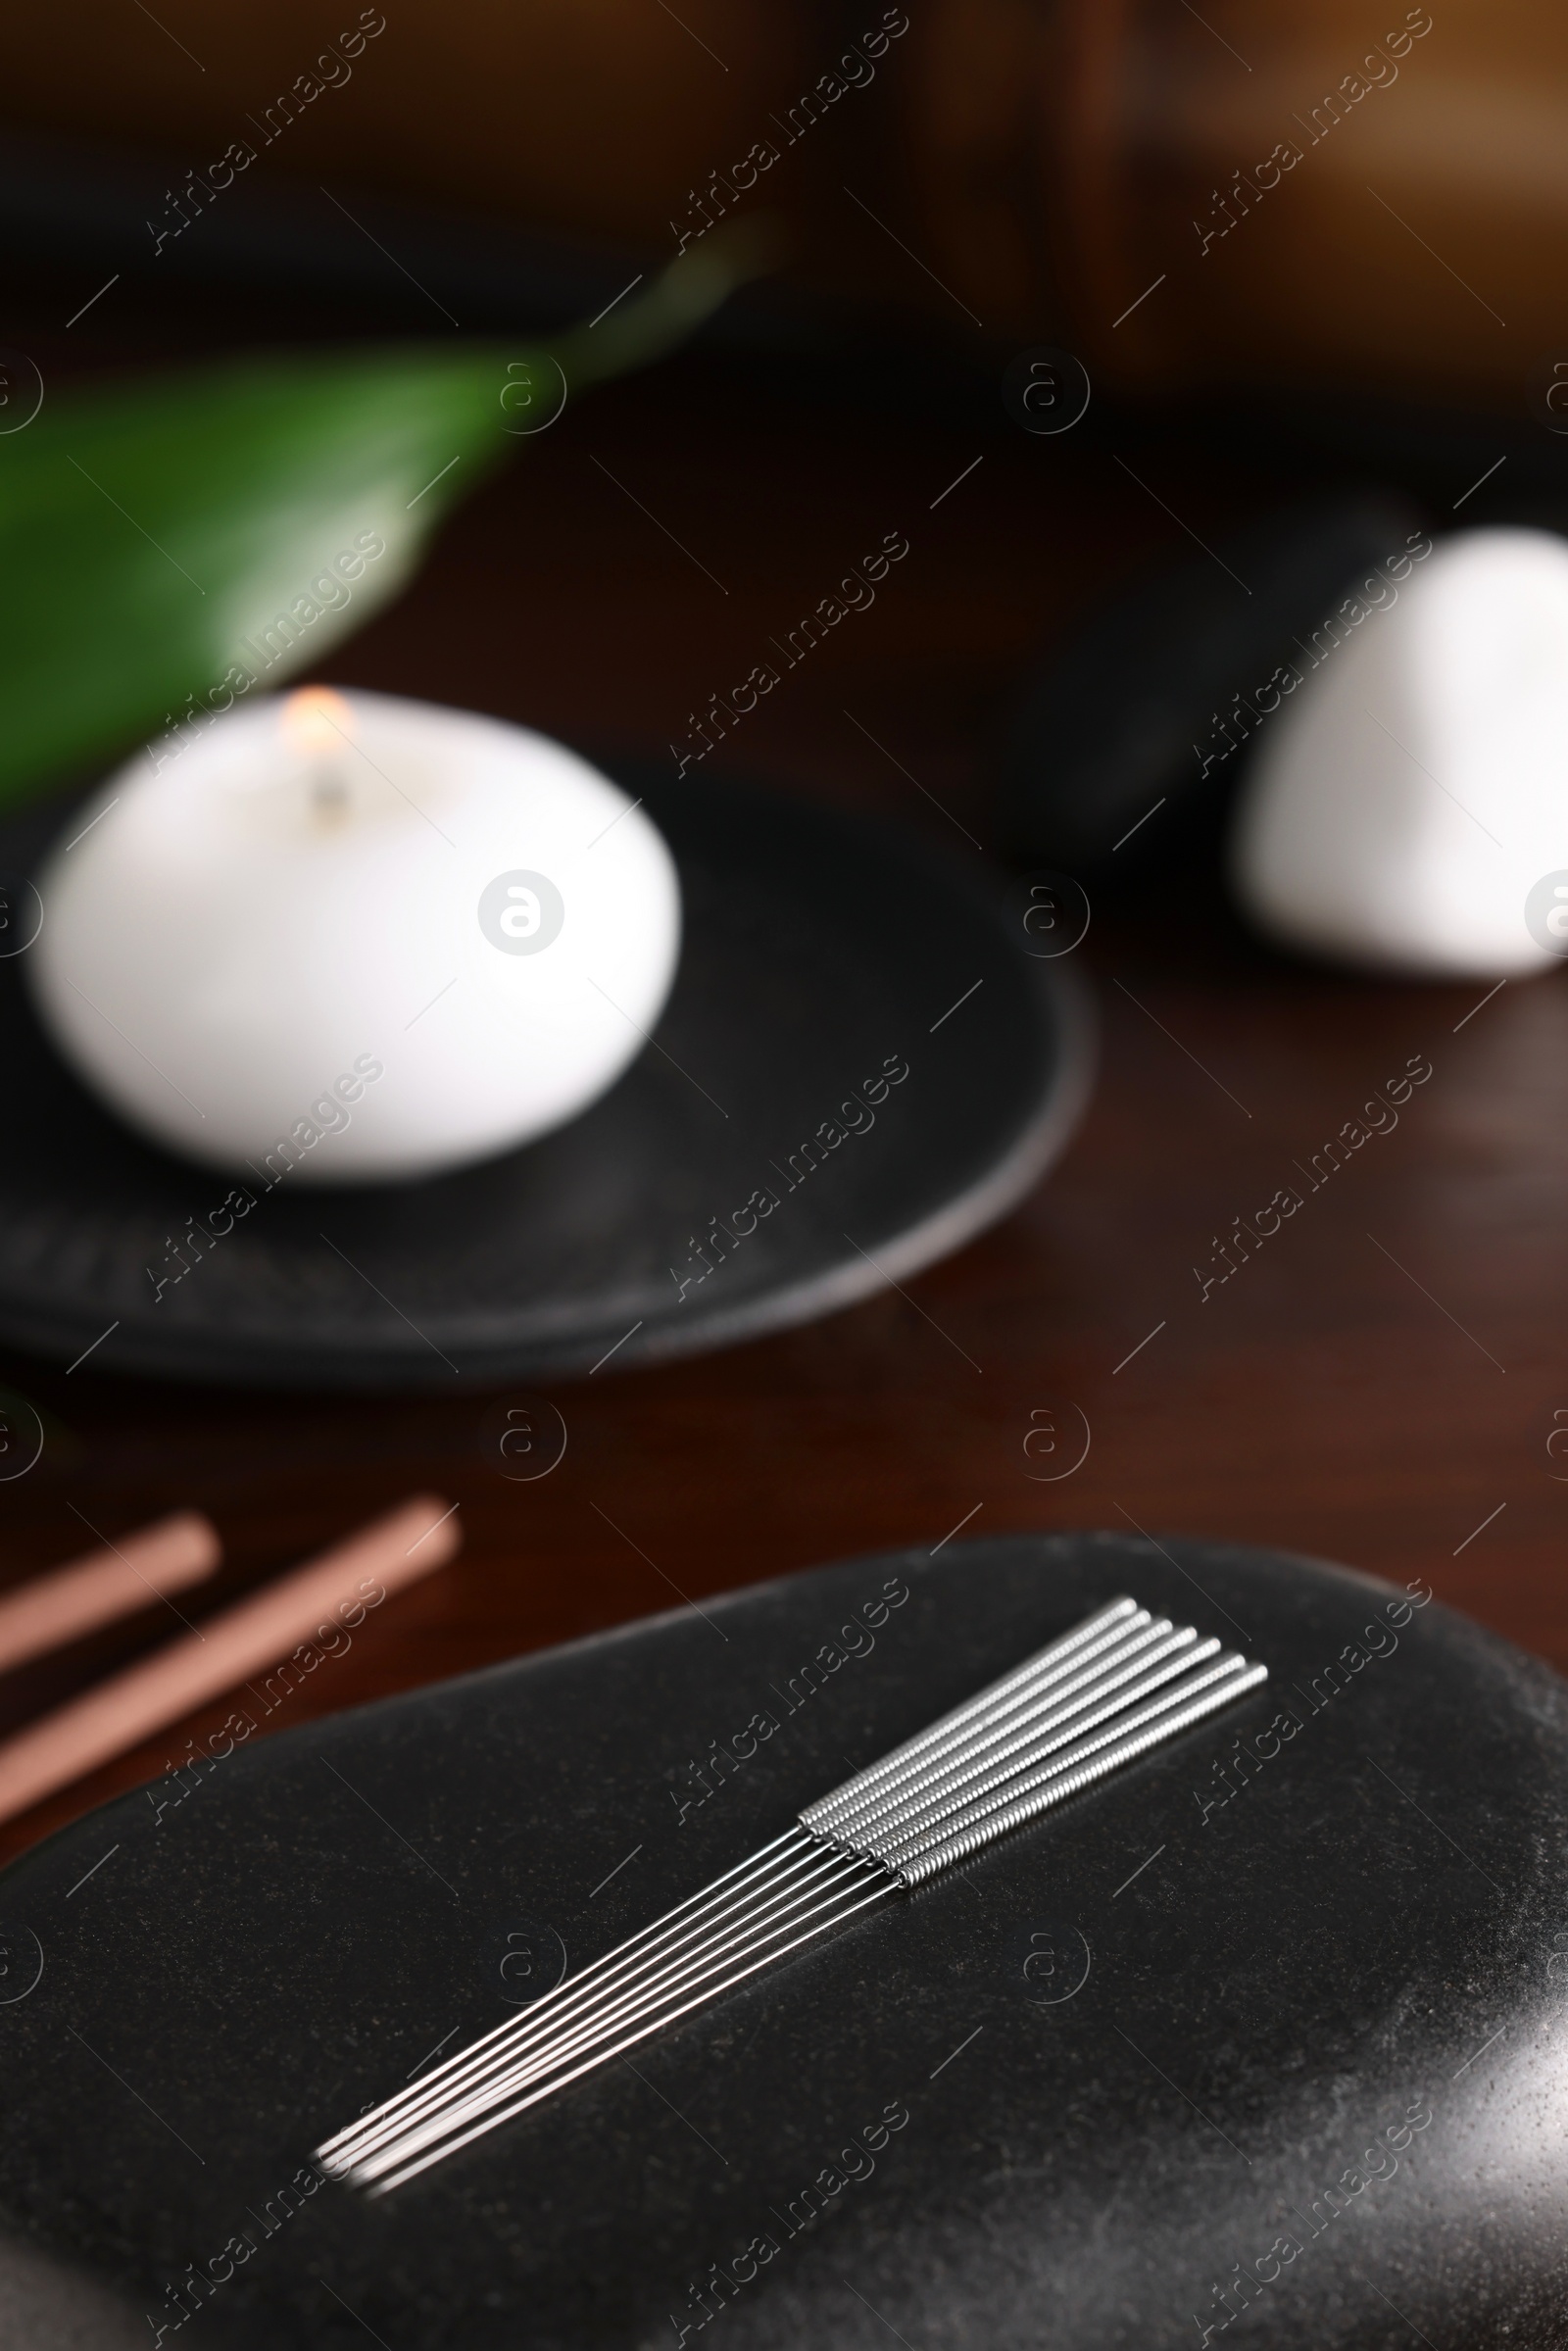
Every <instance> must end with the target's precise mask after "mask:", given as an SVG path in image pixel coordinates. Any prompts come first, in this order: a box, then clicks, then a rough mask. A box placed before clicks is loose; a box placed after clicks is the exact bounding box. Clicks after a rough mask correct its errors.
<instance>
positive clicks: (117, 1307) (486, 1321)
mask: <svg viewBox="0 0 1568 2351" xmlns="http://www.w3.org/2000/svg"><path fill="white" fill-rule="evenodd" d="M612 771H613V772H614V773H616V774H617V775H618V776H619V778H620V780H621V781H623V782H624V783H625V784H626V786H627V788H628V789H629V790H631V791H632V792H634V793H641V794H644V795H645V796H646V802H645V805H646V806H647V808H648V811H649V813H650V814H651V815H652V816H653V818H654V819H655V821H656V822H657V823H658V824H659V825H660V826H661V827H662V830H663V832H664V833H665V835H666V837H667V839H668V840H669V843H670V846H671V848H672V849H673V851H674V853H675V857H676V859H677V862H678V864H679V867H680V874H681V886H682V890H683V893H684V919H685V938H684V945H683V950H682V955H681V964H680V970H679V974H678V976H677V979H676V983H675V989H674V993H673V995H672V997H671V999H670V1002H669V1004H668V1005H667V1007H666V1009H665V1011H664V1014H663V1016H662V1019H661V1021H660V1024H659V1030H658V1035H657V1039H656V1045H655V1048H654V1049H651V1050H648V1051H645V1052H644V1053H642V1054H641V1055H640V1056H639V1058H638V1059H637V1061H636V1062H634V1064H633V1065H632V1067H631V1068H630V1069H629V1070H628V1071H627V1072H626V1074H625V1076H624V1077H622V1078H621V1079H620V1080H619V1082H618V1083H617V1084H616V1085H615V1086H614V1087H613V1090H612V1091H611V1092H610V1093H609V1094H608V1095H606V1096H605V1097H604V1099H603V1100H602V1101H600V1102H596V1103H594V1104H593V1105H592V1106H591V1107H590V1108H589V1109H588V1110H586V1111H585V1112H584V1113H583V1115H582V1116H581V1117H580V1118H577V1119H574V1120H573V1121H572V1122H571V1124H570V1125H568V1126H565V1127H562V1128H560V1129H559V1130H558V1131H557V1132H556V1133H555V1134H552V1135H547V1136H545V1137H544V1138H542V1139H541V1140H540V1141H539V1142H538V1143H535V1144H532V1145H529V1146H527V1147H525V1148H524V1149H523V1150H521V1151H512V1152H509V1153H508V1154H507V1155H506V1156H505V1157H502V1158H499V1159H493V1160H490V1161H489V1162H487V1163H486V1164H484V1165H482V1166H478V1167H472V1168H468V1169H466V1170H464V1171H462V1172H460V1173H458V1174H455V1175H449V1176H443V1177H439V1178H435V1179H433V1180H430V1181H428V1182H424V1183H418V1184H400V1185H393V1186H386V1187H381V1188H376V1189H370V1188H359V1187H356V1188H353V1189H349V1188H343V1187H336V1186H333V1187H319V1188H317V1189H314V1190H310V1189H295V1188H292V1184H293V1178H292V1172H291V1174H290V1175H289V1176H285V1177H284V1178H282V1179H281V1180H280V1181H279V1182H278V1184H277V1185H276V1187H275V1188H274V1189H273V1190H271V1191H264V1190H263V1188H262V1186H261V1184H260V1183H259V1182H258V1183H257V1184H255V1185H252V1186H250V1187H248V1189H249V1190H250V1191H251V1192H253V1193H254V1194H255V1195H256V1196H257V1197H256V1200H255V1205H254V1206H253V1207H252V1208H251V1209H250V1210H249V1211H248V1212H247V1213H246V1214H245V1216H244V1218H243V1220H242V1221H240V1222H237V1223H235V1224H234V1225H233V1229H232V1232H231V1234H230V1235H229V1236H228V1237H227V1238H226V1239H221V1240H220V1241H219V1243H218V1245H217V1246H216V1247H210V1248H209V1249H207V1251H206V1253H205V1254H204V1255H202V1256H200V1257H199V1258H198V1259H197V1261H196V1262H194V1263H191V1264H190V1265H189V1271H188V1272H186V1273H185V1274H183V1275H180V1274H179V1270H178V1269H179V1264H180V1262H181V1261H182V1260H181V1258H179V1257H177V1256H175V1255H174V1254H173V1253H172V1249H171V1237H172V1238H173V1240H174V1241H176V1242H177V1241H178V1239H179V1237H180V1236H181V1235H182V1234H187V1233H188V1232H189V1230H190V1219H191V1218H192V1217H195V1218H196V1220H197V1223H198V1226H200V1227H204V1228H205V1227H206V1225H207V1224H208V1221H209V1219H210V1217H211V1216H212V1215H213V1214H214V1212H215V1211H217V1210H218V1209H219V1208H220V1207H221V1204H222V1203H223V1201H224V1199H225V1195H226V1194H227V1192H228V1190H229V1186H230V1183H231V1181H232V1179H231V1178H229V1177H227V1176H221V1175H218V1174H214V1173H211V1172H208V1171H204V1170H202V1169H200V1168H197V1167H195V1166H192V1165H190V1164H187V1163H186V1162H184V1161H182V1160H178V1159H175V1158H172V1157H170V1156H168V1155H166V1154H165V1153H163V1152H162V1151H157V1150H154V1149H152V1148H151V1147H150V1146H148V1145H146V1144H144V1143H142V1142H141V1141H140V1140H139V1139H138V1138H137V1137H136V1136H134V1135H133V1134H131V1133H130V1132H129V1130H128V1129H127V1128H125V1127H123V1126H122V1125H121V1124H120V1122H119V1121H118V1120H117V1119H116V1118H114V1117H113V1116H112V1115H111V1114H110V1113H109V1112H108V1111H107V1110H105V1109H103V1108H101V1107H100V1106H99V1104H98V1102H96V1101H95V1100H94V1099H92V1098H90V1097H89V1096H88V1094H87V1093H86V1092H85V1090H84V1089H83V1088H82V1087H81V1086H79V1085H78V1084H77V1083H76V1081H75V1079H74V1078H73V1076H72V1075H71V1074H70V1072H69V1071H68V1070H67V1069H66V1068H65V1067H64V1065H63V1064H62V1063H61V1062H60V1060H59V1059H58V1057H57V1056H56V1054H55V1053H54V1051H53V1049H52V1047H51V1046H50V1045H49V1043H48V1042H47V1040H46V1039H45V1038H44V1036H43V1034H42V1032H41V1031H40V1029H39V1027H38V1025H37V1023H36V1021H35V1019H34V1017H33V1014H32V1010H31V1007H30V1004H29V1003H28V1000H27V996H26V992H25V988H24V986H23V984H22V977H21V972H22V963H23V957H22V956H20V955H19V956H17V957H15V958H13V959H11V960H9V961H5V960H0V1062H3V1066H4V1069H5V1102H6V1142H5V1146H4V1149H3V1151H0V1336H3V1337H4V1338H5V1339H6V1340H8V1341H10V1342H12V1343H14V1344H15V1345H18V1346H22V1347H29V1348H32V1349H35V1350H36V1351H37V1352H38V1353H40V1354H44V1355H48V1356H52V1357H54V1358H55V1359H57V1360H59V1361H62V1362H66V1363H71V1362H73V1360H74V1358H76V1357H77V1356H79V1355H80V1354H81V1353H82V1351H83V1349H85V1348H88V1347H93V1348H94V1353H93V1361H94V1364H95V1366H96V1367H97V1368H98V1369H100V1370H108V1371H115V1370H120V1371H125V1370H133V1371H143V1372H155V1373H162V1374H165V1375H166V1376H170V1377H173V1378H182V1379H194V1378H210V1379H217V1380H224V1381H236V1382H243V1383H245V1384H247V1385H251V1386H257V1387H285V1388H289V1387H292V1388H371V1389H373V1388H399V1387H401V1388H421V1387H423V1388H432V1387H433V1388H445V1389H447V1390H450V1389H451V1388H452V1386H453V1384H454V1381H455V1379H465V1380H468V1381H471V1382H474V1383H477V1384H486V1383H489V1384H494V1383H495V1382H496V1381H498V1380H503V1379H514V1378H518V1377H528V1376H532V1375H546V1374H548V1375H553V1376H558V1377H559V1376H561V1375H563V1374H570V1373H586V1372H588V1371H589V1370H590V1369H592V1368H593V1367H594V1366H595V1365H596V1364H598V1363H599V1362H600V1361H601V1359H603V1358H604V1357H606V1355H607V1354H608V1353H609V1352H610V1351H611V1350H613V1368H614V1369H616V1370H625V1369H629V1368H630V1367H631V1366H632V1365H633V1364H634V1363H638V1362H648V1361H652V1360H656V1359H658V1358H660V1357H663V1356H669V1355H676V1354H689V1353H692V1352H693V1351H695V1350H698V1349H701V1348H707V1347H719V1346H724V1345H728V1344H730V1343H731V1342H733V1341H735V1340H739V1339H746V1338H752V1337H755V1336H756V1335H757V1334H759V1333H760V1332H763V1331H768V1330H775V1329H778V1328H780V1327H781V1326H784V1325H788V1324H791V1323H798V1322H804V1321H808V1320H809V1319H810V1318H811V1317H813V1316H815V1315H820V1314H825V1313H828V1312H831V1311H833V1310H834V1309H836V1308H837V1307H840V1306H844V1305H848V1304H850V1303H852V1302H853V1301H854V1300H855V1299H857V1298H863V1297H865V1296H867V1295H868V1294H870V1293H871V1292H873V1291H875V1290H878V1289H880V1288H882V1287H884V1286H885V1284H886V1281H887V1280H888V1279H889V1278H890V1277H892V1278H895V1279H902V1278H904V1277H906V1276H907V1275H908V1274H909V1273H911V1272H913V1271H915V1270H916V1269H917V1268H919V1267H921V1266H923V1265H927V1264H929V1263H930V1262H931V1261H932V1260H933V1259H934V1258H937V1257H940V1256H944V1255H946V1254H947V1253H948V1252H949V1251H950V1250H952V1249H957V1248H959V1247H960V1246H961V1245H962V1243H964V1242H965V1241H967V1240H969V1239H970V1238H971V1237H972V1236H973V1235H974V1234H975V1233H976V1232H978V1231H979V1230H980V1229H981V1228H982V1227H983V1226H985V1225H987V1224H989V1223H991V1222H992V1221H993V1220H994V1219H995V1218H997V1217H999V1216H1001V1215H1003V1214H1004V1213H1005V1211H1006V1210H1007V1209H1008V1208H1010V1207H1011V1206H1012V1205H1013V1204H1014V1203H1015V1202H1016V1201H1017V1200H1019V1199H1020V1198H1021V1197H1022V1196H1023V1194H1024V1193H1025V1192H1027V1191H1028V1190H1029V1189H1030V1188H1031V1186H1032V1185H1034V1184H1035V1183H1036V1182H1037V1181H1038V1179H1039V1177H1040V1176H1041V1174H1042V1173H1043V1172H1044V1171H1045V1169H1046V1167H1047V1166H1048V1165H1049V1164H1050V1163H1051V1161H1052V1160H1053V1159H1054V1157H1055V1156H1056V1154H1057V1153H1058V1152H1059V1151H1060V1150H1061V1149H1062V1147H1063V1145H1064V1144H1065V1142H1066V1140H1067V1137H1068V1135H1069V1134H1070V1133H1071V1132H1072V1129H1073V1127H1074V1125H1075V1124H1076V1122H1077V1118H1078V1115H1079V1112H1080V1110H1081V1108H1082V1106H1083V1102H1084V1100H1085V1097H1086V1094H1087V1089H1088V1083H1089V1066H1090V1052H1089V1045H1088V1023H1087V1014H1086V1009H1085V1004H1084V999H1083V996H1082V994H1081V992H1080V991H1079V990H1078V989H1077V988H1075V987H1074V986H1073V985H1072V984H1071V982H1070V980H1069V979H1068V978H1067V977H1066V976H1064V975H1063V974H1062V973H1061V971H1060V967H1059V966H1057V965H1053V964H1047V963H1042V962H1037V961H1035V960H1033V959H1032V957H1031V956H1030V955H1028V954H1027V953H1026V952H1024V946H1025V942H1024V937H1023V933H1022V932H1021V930H1020V929H1018V927H1017V925H1016V924H1010V925H1009V923H1008V921H1007V919H1006V917H1005V912H1004V910H1003V908H1002V907H1001V906H1000V904H999V903H998V902H997V900H996V899H995V897H994V896H993V894H992V892H991V889H990V887H989V885H988V884H987V883H986V881H985V880H984V879H983V878H981V877H979V876H978V875H977V874H976V873H974V872H972V871H971V870H970V869H969V868H968V867H966V866H962V865H959V864H958V863H956V861H955V860H952V859H948V860H946V861H944V863H943V864H941V865H938V864H937V863H936V862H935V861H934V859H932V858H931V857H929V856H928V855H927V853H926V852H925V851H924V850H923V848H922V847H921V846H920V844H919V843H918V842H917V841H914V840H912V839H911V838H910V837H909V836H908V835H907V834H905V833H904V832H902V831H900V830H899V829H897V828H895V827H894V826H891V825H888V824H884V823H881V822H876V821H871V820H866V819H862V818H858V817H855V816H852V815H847V814H843V813H840V812H838V811H835V810H831V809H828V808H821V807H817V806H814V805H812V804H811V803H809V802H808V801H803V800H800V799H795V798H789V797H785V796H783V795H775V794H772V793H768V792H763V791H760V790H757V789H754V788H751V787H748V786H744V785H741V784H738V783H735V782H733V781H730V780H726V779H723V778H719V779H717V780H708V779H707V778H693V779H690V780H685V781H682V782H680V783H679V784H672V783H671V782H670V781H669V777H668V773H667V770H664V769H661V770H658V771H657V772H652V773H651V772H650V771H649V770H647V769H638V768H635V767H624V766H622V767H612ZM60 821H61V820H60V816H59V813H58V810H52V811H50V812H49V813H48V815H47V816H46V817H40V816H38V815H36V814H35V815H32V816H30V817H29V818H28V819H27V821H26V822H25V824H23V823H17V824H14V825H13V826H12V827H10V828H8V829H7V831H6V832H4V833H0V875H4V874H7V873H10V874H13V875H15V874H17V873H25V872H26V871H27V870H29V869H30V867H31V865H32V863H33V862H34V860H35V858H36V857H37V855H38V853H39V851H40V849H41V847H42V846H43V844H44V842H45V841H46V840H47V839H48V838H49V835H50V834H51V833H52V832H53V830H54V829H55V827H56V826H58V824H59V823H60ZM966 996H967V998H968V1001H967V1002H966V1003H962V1004H959V1001H958V1000H960V999H963V998H965V997H966ZM955 1006H956V1007H957V1008H956V1009H955V1008H954V1007H955ZM887 1061H891V1062H892V1063H894V1064H898V1063H904V1064H907V1068H908V1072H909V1074H908V1076H907V1078H906V1079H904V1080H903V1081H902V1082H900V1083H898V1084H896V1085H893V1086H892V1087H891V1088H889V1089H888V1090H887V1091H885V1093H884V1094H883V1095H882V1097H881V1098H880V1099H879V1100H878V1099H876V1097H875V1086H876V1085H881V1084H883V1083H884V1080H883V1067H884V1062H887ZM868 1081H873V1082H874V1084H873V1099H872V1101H871V1102H865V1101H864V1096H865V1090H866V1086H867V1083H868ZM857 1094H858V1095H859V1096H860V1098H861V1102H862V1103H863V1106H862V1107H859V1108H857V1107H855V1106H853V1102H854V1098H855V1097H856V1095H857ZM847 1103H849V1104H851V1105H852V1106H850V1107H848V1108H847V1109H844V1110H843V1112H842V1115H841V1105H845V1104H847ZM829 1125H831V1126H833V1127H834V1129H835V1130H836V1131H837V1132H839V1133H840V1135H841V1136H843V1131H844V1130H845V1129H847V1128H848V1127H850V1126H851V1125H855V1126H857V1127H858V1132H854V1133H849V1134H848V1135H847V1137H844V1139H841V1140H839V1141H837V1142H835V1143H833V1144H832V1145H831V1148H829V1149H826V1150H824V1149H822V1148H821V1143H820V1139H821V1131H822V1129H823V1128H824V1127H825V1126H829ZM813 1139H817V1144H818V1149H817V1154H816V1155H817V1160H818V1163H817V1164H814V1165H811V1166H810V1167H809V1172H808V1171H807V1163H806V1161H805V1160H804V1159H796V1154H799V1153H800V1152H801V1151H802V1147H803V1146H808V1145H810V1144H811V1143H812V1141H813ZM318 1148H320V1149H327V1148H330V1138H328V1139H327V1140H326V1142H325V1143H324V1144H323V1145H321V1146H319V1147H318ZM792 1159H796V1163H795V1164H794V1165H792ZM792 1178H793V1179H794V1180H793V1181H792ZM759 1190H763V1191H765V1192H768V1193H770V1194H771V1196H772V1197H773V1198H774V1199H775V1200H777V1203H778V1204H777V1206H776V1207H775V1208H773V1209H772V1210H770V1211H768V1212H767V1213H766V1214H765V1215H764V1216H763V1218H762V1220H761V1221H760V1223H757V1225H756V1229H755V1231H754V1232H753V1233H752V1234H751V1235H750V1236H749V1237H746V1238H743V1239H742V1241H741V1242H740V1244H739V1245H738V1246H733V1237H732V1236H731V1243H732V1245H731V1246H729V1248H728V1253H727V1254H724V1253H721V1252H724V1251H725V1249H726V1239H725V1229H727V1228H729V1227H730V1226H731V1225H732V1223H733V1220H734V1219H735V1217H736V1216H737V1214H738V1213H739V1212H741V1211H742V1210H744V1209H745V1208H746V1207H747V1203H748V1202H749V1201H750V1200H752V1197H753V1195H754V1193H756V1192H758V1191H759ZM715 1218H716V1219H717V1220H718V1221H719V1225H720V1228H721V1229H720V1232H719V1235H718V1239H717V1248H716V1249H715V1248H714V1247H713V1246H712V1243H711V1234H712V1227H713V1220H714V1219H715ZM323 1236H325V1237H326V1238H323ZM197 1246H198V1248H199V1247H200V1237H199V1236H198V1244H197ZM873 1260H874V1262H873ZM183 1261H185V1262H187V1263H188V1262H189V1252H188V1251H186V1252H185V1255H184V1259H183ZM158 1277H170V1278H169V1286H168V1287H167V1288H166V1290H165V1291H164V1293H163V1294H162V1296H158V1295H157V1294H156V1292H155V1286H154V1285H155V1280H156V1279H157V1278H158ZM682 1284H684V1285H685V1287H684V1289H683V1288H682ZM110 1325H114V1326H115V1327H114V1328H113V1329H110V1328H109V1326H110ZM106 1330H107V1331H108V1333H109V1335H108V1336H107V1337H105V1336H104V1334H105V1332H106ZM100 1341H101V1345H98V1346H96V1347H95V1345H94V1343H95V1342H100Z"/></svg>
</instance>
